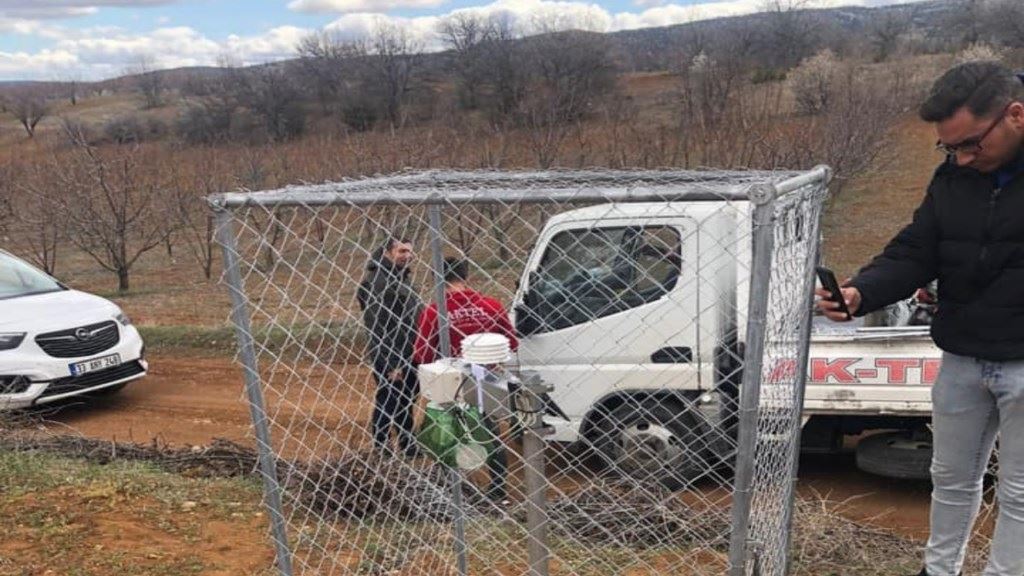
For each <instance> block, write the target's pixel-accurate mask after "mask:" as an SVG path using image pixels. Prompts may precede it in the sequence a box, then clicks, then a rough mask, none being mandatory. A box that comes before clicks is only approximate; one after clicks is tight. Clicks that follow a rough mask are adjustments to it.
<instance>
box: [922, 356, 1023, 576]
mask: <svg viewBox="0 0 1024 576" xmlns="http://www.w3.org/2000/svg"><path fill="white" fill-rule="evenodd" d="M932 427H933V434H934V454H933V456H932V468H931V473H932V483H933V485H934V488H933V489H932V508H931V535H930V537H929V538H928V546H927V548H926V549H925V566H926V567H927V570H928V574H929V576H955V575H957V574H959V573H960V569H961V567H962V566H963V562H964V555H965V553H966V549H967V541H968V539H969V537H970V534H971V527H972V526H973V524H974V520H975V517H976V516H977V515H978V508H979V506H980V505H981V493H982V480H983V479H984V474H985V470H986V467H987V465H988V461H989V456H990V455H991V453H992V447H993V445H994V444H995V440H996V434H997V433H998V435H999V438H1000V442H999V484H998V490H997V492H996V497H997V500H998V505H999V516H998V518H997V520H996V531H995V535H994V537H993V540H992V549H991V551H990V553H989V559H988V565H987V566H986V567H985V572H984V573H983V576H1024V360H1016V361H1009V362H992V361H987V360H979V359H976V358H968V357H964V356H956V355H954V354H949V353H946V354H944V355H943V357H942V370H941V371H940V373H939V377H938V380H937V381H936V382H935V386H934V388H933V389H932Z"/></svg>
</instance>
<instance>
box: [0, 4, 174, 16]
mask: <svg viewBox="0 0 1024 576" xmlns="http://www.w3.org/2000/svg"><path fill="white" fill-rule="evenodd" d="M173 2H177V0H0V16H7V17H11V18H31V19H44V18H69V17H76V16H88V15H90V14H95V13H96V11H97V10H98V8H99V7H101V6H126V7H131V8H145V7H149V6H159V5H161V4H171V3H173Z"/></svg>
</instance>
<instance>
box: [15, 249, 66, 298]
mask: <svg viewBox="0 0 1024 576" xmlns="http://www.w3.org/2000/svg"><path fill="white" fill-rule="evenodd" d="M58 290H64V287H63V286H61V285H60V283H59V282H57V281H56V280H54V279H53V278H50V277H49V276H47V275H46V274H45V273H43V271H41V270H38V269H36V268H33V267H32V266H29V265H28V264H26V263H25V262H22V261H21V260H19V259H17V258H15V257H13V256H11V255H9V254H5V253H3V252H0V300H6V299H8V298H18V297H19V296H31V295H33V294H45V293H46V292H56V291H58Z"/></svg>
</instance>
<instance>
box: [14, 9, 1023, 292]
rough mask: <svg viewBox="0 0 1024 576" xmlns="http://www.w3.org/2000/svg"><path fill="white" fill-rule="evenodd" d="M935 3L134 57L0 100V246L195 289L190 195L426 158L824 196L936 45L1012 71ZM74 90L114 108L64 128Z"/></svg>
mask: <svg viewBox="0 0 1024 576" xmlns="http://www.w3.org/2000/svg"><path fill="white" fill-rule="evenodd" d="M943 5H944V6H947V8H945V9H944V11H940V12H939V13H938V15H936V14H935V13H933V12H934V11H932V12H928V11H927V10H925V8H927V7H928V6H929V3H927V2H925V3H920V4H912V5H905V6H892V7H886V8H877V9H858V10H854V11H852V12H851V13H853V14H854V15H855V16H856V19H854V20H851V19H850V18H851V17H849V16H842V17H840V16H836V13H835V12H830V11H814V10H805V9H803V8H802V7H801V5H800V3H799V2H796V1H788V2H787V1H786V0H770V1H769V2H768V3H767V4H766V6H765V8H766V11H765V12H763V13H761V14H758V15H754V16H748V17H742V18H733V19H723V20H716V21H709V22H707V23H700V22H698V23H694V24H691V25H686V26H679V27H671V28H662V29H647V30H633V31H626V32H620V33H615V34H603V33H597V32H592V31H587V30H581V29H578V28H574V27H573V26H569V25H566V23H564V22H558V21H557V20H554V19H549V20H548V21H545V20H543V19H534V20H533V21H530V22H523V21H521V20H519V21H517V20H515V19H513V18H512V17H510V16H508V15H507V14H499V15H486V14H482V13H478V12H472V11H461V12H457V13H456V14H455V15H453V16H449V17H447V18H444V19H442V21H441V22H440V24H439V25H438V28H437V30H436V31H435V34H436V36H435V39H436V41H437V42H436V43H437V44H438V45H441V46H443V48H444V50H443V51H440V52H438V51H426V44H425V43H424V41H423V39H422V38H420V37H417V36H414V35H413V34H412V33H411V32H410V31H408V30H406V29H403V28H400V27H397V26H395V25H388V24H383V23H381V24H380V25H379V26H377V28H376V29H375V30H374V32H373V33H371V34H369V35H368V36H367V37H364V38H355V39H354V38H348V37H341V36H337V35H334V34H332V33H331V32H329V31H323V32H318V33H315V34H312V35H310V36H308V37H306V38H304V39H303V40H302V41H301V42H300V43H299V44H298V45H297V46H296V48H295V58H293V59H291V60H287V61H282V62H272V63H265V64H260V65H256V66H241V65H238V64H237V63H232V62H229V61H226V60H225V61H224V62H222V63H221V65H220V66H218V67H216V68H210V69H201V70H195V71H191V72H190V71H187V70H186V71H176V73H175V74H173V75H171V74H166V73H164V72H163V71H160V70H157V69H156V63H155V62H154V61H153V59H152V58H151V57H147V56H140V57H139V58H138V60H137V62H136V64H135V65H133V66H132V67H130V68H129V70H128V72H130V75H128V76H126V77H125V78H124V79H122V80H120V81H117V80H112V81H107V82H95V83H92V82H82V81H81V80H79V79H77V77H76V80H75V81H74V82H64V83H49V84H40V85H33V84H27V85H23V86H20V85H19V86H14V87H8V88H0V106H2V108H0V112H2V113H3V114H4V115H5V116H7V118H8V119H9V120H11V121H12V122H11V124H8V125H9V126H12V128H11V129H9V130H8V131H7V132H6V133H4V132H0V138H4V140H2V143H0V237H2V238H4V244H3V245H4V247H7V248H11V249H16V251H18V253H20V254H23V255H26V256H27V257H29V258H31V259H32V260H33V261H34V262H35V263H36V264H38V265H39V266H40V267H42V268H44V269H46V270H47V271H48V272H51V273H54V274H56V275H57V276H58V277H59V276H60V275H61V274H62V262H63V258H64V255H65V254H67V253H70V252H74V253H76V254H79V255H81V254H84V255H87V256H88V258H89V259H90V260H91V261H92V262H93V264H94V265H95V266H96V267H97V269H102V270H105V271H106V272H107V273H108V274H109V277H110V279H111V282H112V284H113V285H114V286H116V287H117V289H118V290H120V291H128V290H129V289H131V288H132V282H131V277H132V270H133V268H134V267H135V266H136V264H137V263H138V262H139V261H140V260H143V259H145V258H147V255H149V254H152V253H154V252H155V251H161V252H163V253H166V254H167V255H168V256H171V257H173V258H175V259H179V260H182V261H186V262H191V263H193V264H194V270H195V273H196V276H197V277H201V278H205V279H210V278H211V277H213V276H214V275H215V274H216V265H217V257H216V253H215V251H214V249H213V245H214V244H213V235H214V228H213V221H212V219H211V218H210V216H209V212H208V209H207V207H206V205H205V203H204V200H203V199H204V197H205V196H206V195H208V194H211V193H214V192H218V191H224V190H231V189H236V188H249V189H257V188H264V187H274V186H281V185H285V184H288V183H294V182H303V181H322V180H329V179H338V178H343V177H353V176H359V175H368V174H375V173H385V172H392V171H397V170H403V169H408V168H433V167H442V166H444V167H461V168H481V167H482V168H519V167H542V168H548V167H557V166H566V167H585V166H607V167H615V168H622V167H666V166H673V167H687V168H699V167H725V168H769V169H770V168H779V167H786V168H805V167H809V166H812V165H814V164H818V163H828V164H830V165H831V166H833V167H834V168H835V169H836V173H837V176H838V178H837V181H836V182H837V184H836V186H837V190H841V189H842V187H843V186H844V184H845V183H846V182H848V181H849V179H850V178H852V177H854V176H856V175H857V174H858V173H861V172H862V171H863V170H864V169H865V168H866V167H868V166H869V165H871V163H872V162H878V161H880V160H885V157H884V154H883V153H884V151H885V149H886V146H887V143H888V142H889V139H890V138H891V137H892V130H893V128H894V126H895V125H896V123H897V121H898V120H899V119H901V118H903V117H906V116H907V115H908V114H910V113H912V110H913V107H914V105H915V103H916V102H917V101H918V100H919V99H920V96H921V91H922V90H923V89H924V88H925V87H926V86H927V85H929V84H930V82H931V81H932V80H933V78H934V77H935V75H936V74H938V73H939V72H940V71H941V70H942V69H943V68H944V67H945V66H948V64H949V63H950V62H952V61H953V59H955V58H957V57H958V56H957V55H960V56H959V57H970V58H975V57H995V58H1003V59H1004V60H1006V61H1007V63H1009V64H1016V65H1021V64H1024V61H1022V60H1021V54H1022V52H1021V50H1022V49H1024V8H1022V7H1021V6H1020V4H1019V2H1017V1H1016V0H963V1H960V2H956V3H948V2H947V3H944V4H943ZM844 14H846V13H844ZM954 24H955V25H954ZM964 55H966V56H964ZM979 55H980V56H979ZM104 99H106V100H104ZM89 100H92V101H93V102H94V103H98V102H99V103H101V102H105V101H111V102H117V103H119V105H120V108H117V109H118V110H124V107H125V106H124V103H125V102H131V103H134V107H135V111H133V112H127V113H126V112H123V111H122V112H118V113H116V114H112V115H106V116H100V117H98V116H95V115H94V116H92V117H86V116H83V115H82V114H80V110H81V109H82V105H81V103H82V102H85V101H89ZM95 105H98V104H94V106H95ZM8 125H0V126H8ZM13 127H17V132H18V134H17V135H16V134H15V129H14V128H13Z"/></svg>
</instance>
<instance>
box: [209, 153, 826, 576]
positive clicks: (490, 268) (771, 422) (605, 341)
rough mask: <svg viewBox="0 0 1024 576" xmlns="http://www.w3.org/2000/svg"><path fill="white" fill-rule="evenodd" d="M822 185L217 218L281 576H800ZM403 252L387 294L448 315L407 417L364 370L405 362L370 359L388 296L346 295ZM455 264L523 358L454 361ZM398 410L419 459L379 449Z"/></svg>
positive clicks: (449, 199)
mask: <svg viewBox="0 0 1024 576" xmlns="http://www.w3.org/2000/svg"><path fill="white" fill-rule="evenodd" d="M830 175H831V172H830V170H829V169H828V168H827V167H818V168H815V169H813V170H809V171H804V172H757V171H679V170H616V171H613V170H578V171H573V170H553V171H538V172H532V171H425V172H408V173H399V174H395V175H390V176H379V177H373V178H365V179H353V180H345V181H340V182H329V183H323V184H310V185H300V186H299V185H297V186H289V187H286V188H282V189H278V190H269V191H260V192H250V191H240V192H233V193H225V194H218V195H215V196H212V197H210V199H209V201H210V205H211V209H212V210H213V211H214V212H215V214H216V219H217V238H218V242H219V244H220V246H221V247H222V249H223V256H224V265H225V277H224V281H225V284H226V287H227V289H228V290H229V292H230V294H231V298H232V304H233V308H232V322H233V323H234V326H235V329H236V334H237V340H238V345H239V346H238V361H239V362H240V364H241V367H242V369H243V373H244V377H245V394H246V398H247V401H248V402H249V406H250V410H251V414H252V420H253V425H254V426H253V427H254V432H255V438H256V446H257V448H258V450H259V462H260V473H261V477H262V480H263V484H264V499H265V504H266V506H267V508H268V510H269V518H270V525H271V537H272V539H273V545H274V546H275V552H276V567H277V570H278V571H279V572H280V573H281V574H284V575H293V574H303V575H327V574H338V575H341V574H403V575H414V574H422V575H424V576H426V575H431V576H434V575H447V574H450V575H458V576H464V575H467V574H473V575H477V574H480V575H483V574H501V575H514V574H529V575H547V574H551V575H565V576H584V575H607V574H630V575H641V574H649V575H654V574H687V575H702V574H706V575H709V576H710V575H720V574H730V575H731V576H741V575H748V574H757V575H782V574H785V573H786V572H787V564H788V552H787V549H788V544H789V534H790V528H791V526H790V525H791V523H792V518H793V507H794V483H795V479H796V467H797V456H798V454H799V444H800V426H801V418H800V416H801V406H802V404H803V390H804V385H805V375H806V365H807V354H808V346H809V339H810V330H811V315H812V293H813V286H814V267H815V265H816V263H817V259H818V249H819V237H820V233H819V225H820V219H821V213H822V208H823V205H824V201H825V199H826V196H827V194H828V188H827V185H828V182H829V179H830ZM389 238H396V239H399V240H402V241H404V242H405V243H407V244H409V245H411V248H412V250H413V259H412V260H411V262H409V263H408V265H407V266H406V267H405V268H404V269H402V270H397V271H392V272H390V273H391V274H393V276H394V278H390V279H389V281H394V282H402V283H403V286H405V287H407V289H408V290H409V292H410V293H411V294H412V296H411V297H410V298H409V299H408V302H406V304H407V305H408V306H407V308H409V309H410V314H416V318H415V322H418V321H419V320H420V318H419V314H420V312H419V311H418V310H421V309H423V308H425V307H427V306H428V305H430V304H431V303H433V304H434V306H435V309H436V323H435V324H436V329H435V331H434V334H435V335H436V337H437V344H436V346H435V351H436V354H435V356H437V357H438V358H435V359H434V360H436V361H435V362H432V363H424V364H423V365H420V366H418V367H414V366H412V365H411V364H408V365H406V366H407V370H415V371H416V374H418V376H419V378H418V390H417V388H416V387H415V386H413V387H410V386H406V387H401V386H398V385H397V384H395V383H391V384H388V383H387V382H388V379H389V378H390V375H385V374H380V373H375V367H374V366H373V365H371V363H370V362H369V361H368V360H367V348H368V346H370V345H372V346H377V347H380V346H382V345H383V346H387V345H388V343H389V342H398V341H406V340H403V338H402V337H398V336H396V335H395V333H394V330H392V332H391V333H389V334H388V335H387V336H386V337H384V338H383V339H382V338H381V337H380V336H373V337H372V338H374V343H369V344H368V338H371V337H370V336H368V330H367V329H366V326H365V325H364V324H365V321H366V314H364V311H365V308H366V307H368V306H373V305H376V304H375V303H374V302H373V299H375V298H384V296H383V295H382V294H373V293H371V294H369V296H368V298H369V300H370V301H369V302H368V301H367V299H366V298H364V299H363V301H362V302H360V298H358V294H357V292H358V288H359V286H360V283H361V282H362V281H363V280H364V277H365V275H366V274H372V273H374V272H373V271H372V270H370V271H368V270H367V266H368V263H374V262H375V263H380V262H381V258H383V257H386V255H382V250H383V249H385V248H387V246H388V239H389ZM446 258H458V259H461V260H463V261H464V262H465V263H466V266H467V268H468V274H467V278H466V284H468V286H470V287H471V288H472V289H473V290H475V291H476V292H478V293H480V294H482V295H485V296H489V297H491V298H493V299H495V300H497V301H498V302H499V303H500V304H501V307H502V308H503V309H504V311H507V314H508V325H509V326H511V327H512V332H513V333H512V334H510V335H511V336H512V337H513V338H512V340H513V341H509V339H501V338H493V337H480V338H477V339H475V340H472V341H470V340H471V339H468V338H467V339H463V340H462V342H463V345H462V350H461V353H457V352H456V351H455V347H453V345H452V342H451V341H450V340H449V330H448V327H449V324H450V322H451V321H452V319H451V318H449V315H448V310H447V308H448V304H447V303H448V300H449V299H448V298H446V297H445V282H444V272H445V269H446V267H450V264H449V265H447V266H446V264H445V259H446ZM371 268H373V265H371ZM406 274H407V276H406ZM385 308H386V307H385ZM415 322H413V324H411V326H415ZM395 325H396V326H406V328H404V329H414V328H408V327H409V326H410V324H409V322H408V319H407V320H406V323H405V324H402V323H401V322H399V321H398V320H397V319H396V323H395ZM488 338H490V339H488ZM506 345H507V346H508V347H509V349H510V350H511V354H507V353H506V352H505V350H506V349H505V348H504V346H506ZM395 346H398V344H395ZM404 346H405V345H403V350H395V351H394V352H395V353H396V354H398V356H401V357H403V358H404V357H405V356H408V354H409V352H408V350H407V349H404ZM499 352H500V353H499ZM378 372H379V370H378ZM402 374H404V372H402ZM400 379H401V378H400ZM413 380H415V379H413ZM381 382H385V383H381ZM488 383H489V384H488ZM392 385H393V386H392ZM487 386H491V387H490V388H487ZM391 387H393V388H394V390H391V389H390V388H391ZM474 389H475V390H476V393H474V392H473V390H474ZM484 389H487V390H488V395H489V396H488V398H490V399H491V401H490V402H486V401H484V400H483V392H481V391H482V390H484ZM453 391H454V393H453ZM465 392H468V393H465ZM396 395H405V396H404V397H398V396H396ZM428 396H429V397H428ZM475 398H476V399H479V401H475V400H474V399H475ZM382 402H385V403H386V402H392V403H397V404H395V405H402V406H409V405H411V406H413V408H412V417H413V422H414V426H415V430H416V433H417V434H418V436H417V438H418V443H417V444H413V445H414V446H419V450H417V451H408V450H402V449H401V448H400V447H399V446H398V444H397V443H395V442H393V441H390V440H389V443H388V444H387V445H383V446H382V445H380V443H379V442H378V443H377V444H376V445H375V442H374V437H373V434H372V432H371V430H372V429H373V426H372V424H371V420H373V419H374V410H375V406H378V408H379V405H380V404H381V403H382ZM385 412H386V411H385ZM392 412H394V411H392ZM398 412H401V410H399V411H398ZM400 419H401V417H396V421H395V422H393V424H395V426H388V428H396V429H400V428H402V426H403V422H399V421H398V420H400ZM385 423H386V424H391V423H392V422H385ZM499 463H500V464H499ZM496 482H498V483H499V484H500V485H501V486H502V488H503V489H502V490H501V491H500V494H499V495H498V496H497V497H495V492H494V490H493V489H494V487H495V485H496Z"/></svg>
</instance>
